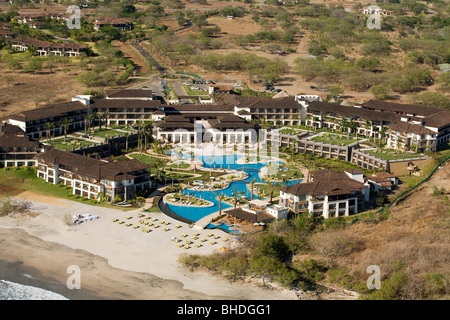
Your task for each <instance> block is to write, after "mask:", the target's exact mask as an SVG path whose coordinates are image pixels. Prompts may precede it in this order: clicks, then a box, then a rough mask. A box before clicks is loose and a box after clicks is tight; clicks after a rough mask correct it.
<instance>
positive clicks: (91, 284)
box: [0, 193, 296, 300]
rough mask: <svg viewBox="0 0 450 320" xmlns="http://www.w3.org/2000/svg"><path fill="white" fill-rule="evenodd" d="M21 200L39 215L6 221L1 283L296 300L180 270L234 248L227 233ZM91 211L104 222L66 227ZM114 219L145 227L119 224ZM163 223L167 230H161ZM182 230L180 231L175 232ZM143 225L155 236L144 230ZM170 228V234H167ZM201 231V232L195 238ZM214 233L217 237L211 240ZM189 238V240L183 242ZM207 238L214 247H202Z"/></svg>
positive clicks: (112, 295) (115, 295) (124, 295)
mask: <svg viewBox="0 0 450 320" xmlns="http://www.w3.org/2000/svg"><path fill="white" fill-rule="evenodd" d="M21 196H23V198H26V199H27V200H28V201H31V202H32V207H31V210H32V211H33V212H35V213H38V214H37V215H35V216H33V217H31V216H26V217H20V218H12V217H2V218H0V228H1V231H0V244H1V245H0V278H2V280H10V281H16V282H18V283H22V284H30V285H36V286H38V287H42V288H44V289H45V286H49V287H50V288H51V289H50V290H53V291H55V292H57V293H59V294H62V295H64V296H66V297H67V298H69V299H148V300H154V299H171V300H172V299H175V300H177V299H180V300H185V299H187V300H189V299H208V300H215V299H234V300H258V299H265V300H290V299H296V296H295V293H294V292H292V291H288V290H268V289H265V288H260V287H257V286H255V285H254V284H253V285H252V284H246V283H231V282H229V281H227V280H226V279H221V278H218V277H215V276H213V275H211V274H208V273H206V272H198V271H195V272H191V271H189V270H187V269H185V268H183V267H181V266H180V265H179V263H178V258H179V256H180V255H182V254H186V253H199V254H210V253H213V252H217V253H218V254H220V251H219V248H220V247H226V246H230V245H233V236H231V235H229V234H227V233H225V232H223V231H221V230H217V229H214V230H199V229H193V228H190V227H189V225H187V224H184V223H182V222H179V221H177V220H174V219H172V218H170V217H168V216H166V215H164V214H163V213H143V214H146V215H147V216H150V217H151V218H154V219H156V220H155V221H153V226H150V227H149V226H144V225H142V224H140V223H139V220H140V219H141V218H138V214H139V213H140V212H141V209H138V210H133V211H122V210H119V209H117V210H116V209H110V208H102V207H96V206H90V205H85V204H82V203H78V202H73V201H69V200H65V199H52V198H48V197H47V198H46V197H43V198H42V199H40V198H39V197H38V198H36V197H35V196H33V195H30V194H29V193H24V194H23V195H21V194H19V195H17V197H18V198H21ZM32 199H33V200H32ZM38 200H39V201H38ZM86 213H87V214H92V215H97V216H98V217H99V219H96V220H92V221H86V222H83V223H81V224H77V225H73V226H68V225H67V224H65V223H64V216H65V215H67V214H70V215H75V214H86ZM128 216H129V217H131V218H130V219H127V218H126V217H128ZM113 218H117V219H120V220H123V221H125V222H126V223H131V224H132V225H138V226H139V227H138V228H136V229H135V228H133V226H126V224H125V223H123V224H118V223H117V222H113V221H112V220H113ZM161 220H163V221H166V222H167V223H168V224H160V222H161ZM147 221H150V222H152V220H150V219H148V220H147ZM155 225H158V226H159V227H158V228H155V227H154V226H155ZM176 225H179V226H181V227H180V228H175V226H176ZM142 226H144V227H145V228H147V229H149V230H150V232H148V233H146V232H142V231H141V230H140V229H141V228H142ZM165 228H167V229H169V230H168V231H164V229H165ZM194 233H198V234H199V235H198V237H197V239H195V240H194V239H192V236H193V234H194ZM210 233H211V234H214V236H215V237H217V238H214V236H208V234H210ZM182 234H186V237H185V238H182V237H181V235H182ZM173 237H177V238H179V239H182V243H183V244H184V243H185V241H186V240H189V241H192V243H191V244H190V248H189V249H184V248H180V247H179V246H178V243H177V242H174V241H171V239H172V238H173ZM202 238H203V239H206V240H207V241H205V242H201V241H200V239H202ZM224 239H228V240H227V241H224ZM211 241H215V242H216V243H215V244H211ZM197 244H201V245H202V246H200V247H197V246H196V245H197ZM71 265H76V266H78V267H79V268H80V272H81V290H76V289H74V290H69V289H67V287H66V285H65V284H66V281H67V279H68V277H69V276H70V274H69V273H67V268H68V267H69V266H71Z"/></svg>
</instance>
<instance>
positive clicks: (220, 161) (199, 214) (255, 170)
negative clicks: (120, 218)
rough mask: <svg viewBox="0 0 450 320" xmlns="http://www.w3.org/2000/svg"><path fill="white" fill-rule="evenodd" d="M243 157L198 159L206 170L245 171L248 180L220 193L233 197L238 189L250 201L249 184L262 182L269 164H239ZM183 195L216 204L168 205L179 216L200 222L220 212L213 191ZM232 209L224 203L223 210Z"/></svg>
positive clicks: (197, 191)
mask: <svg viewBox="0 0 450 320" xmlns="http://www.w3.org/2000/svg"><path fill="white" fill-rule="evenodd" d="M242 157H243V155H236V154H232V155H224V156H198V157H197V159H198V160H200V161H202V162H203V167H205V168H216V169H217V168H223V169H232V170H243V171H244V172H246V173H247V174H248V177H247V178H245V179H243V180H239V181H235V182H231V183H230V184H229V186H228V187H227V188H226V189H223V190H220V191H219V192H220V193H224V194H225V195H227V196H233V195H234V188H235V187H236V191H237V192H244V193H245V194H244V195H242V196H241V197H243V198H247V199H250V197H251V192H250V190H249V187H247V184H248V183H250V182H251V181H252V180H253V179H255V181H256V182H261V179H260V177H259V172H260V170H261V168H263V167H264V166H266V165H267V162H261V163H252V164H237V163H236V161H237V160H238V159H240V158H242ZM278 163H279V164H280V163H282V162H281V161H279V162H278ZM300 182H301V180H300ZM296 183H297V180H291V181H289V183H288V185H291V184H296ZM183 193H184V194H188V193H189V194H190V195H192V196H194V197H198V198H201V199H204V200H208V201H211V202H212V203H214V205H213V206H211V207H205V208H198V207H186V206H177V205H173V204H168V203H167V207H168V208H169V209H170V210H172V211H173V212H174V213H176V214H177V215H179V216H181V217H184V218H186V219H189V220H192V221H198V220H200V219H202V218H203V217H205V216H207V215H209V214H211V213H214V212H217V211H219V201H218V200H217V199H216V197H217V195H216V194H215V193H214V192H213V191H207V190H192V189H185V190H183ZM230 207H231V205H229V204H226V203H223V202H222V210H224V209H227V208H230Z"/></svg>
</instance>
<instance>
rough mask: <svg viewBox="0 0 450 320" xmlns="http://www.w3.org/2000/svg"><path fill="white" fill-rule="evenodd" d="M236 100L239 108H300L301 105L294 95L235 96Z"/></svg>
mask: <svg viewBox="0 0 450 320" xmlns="http://www.w3.org/2000/svg"><path fill="white" fill-rule="evenodd" d="M235 99H236V100H237V101H238V104H237V106H238V107H240V108H244V107H248V108H273V109H284V108H293V109H301V108H302V105H301V104H299V103H298V102H297V101H295V97H282V98H275V99H270V98H261V97H235Z"/></svg>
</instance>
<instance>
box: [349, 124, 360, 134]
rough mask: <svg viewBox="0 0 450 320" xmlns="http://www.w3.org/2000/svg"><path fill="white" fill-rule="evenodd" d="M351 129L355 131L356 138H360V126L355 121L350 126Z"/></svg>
mask: <svg viewBox="0 0 450 320" xmlns="http://www.w3.org/2000/svg"><path fill="white" fill-rule="evenodd" d="M349 127H350V129H352V131H353V130H355V137H358V124H357V123H356V121H355V120H352V121H351V122H350V124H349Z"/></svg>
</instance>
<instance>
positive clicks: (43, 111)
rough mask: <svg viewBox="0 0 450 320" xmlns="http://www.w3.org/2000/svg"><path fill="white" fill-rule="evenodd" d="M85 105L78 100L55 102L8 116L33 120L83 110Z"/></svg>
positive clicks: (14, 118) (15, 118) (24, 120)
mask: <svg viewBox="0 0 450 320" xmlns="http://www.w3.org/2000/svg"><path fill="white" fill-rule="evenodd" d="M85 109H87V107H86V106H85V105H84V104H83V103H81V102H79V101H70V102H63V103H57V104H53V105H47V106H44V107H41V108H37V109H33V110H29V111H23V112H21V113H16V114H13V115H11V116H9V119H13V120H17V121H23V122H26V121H33V120H40V119H46V118H54V117H60V116H63V115H64V113H67V112H73V111H78V110H85Z"/></svg>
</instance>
